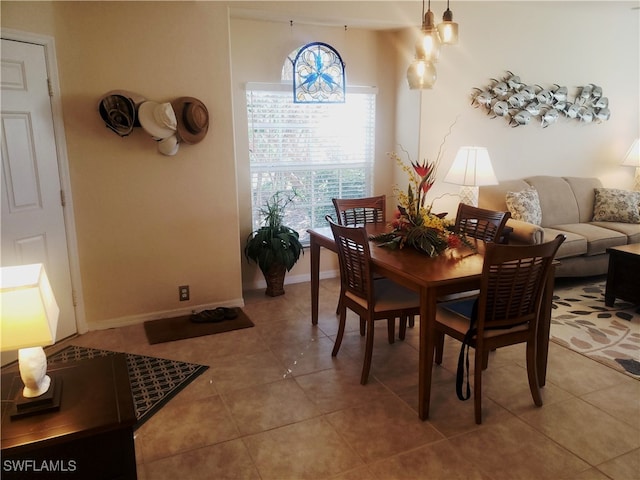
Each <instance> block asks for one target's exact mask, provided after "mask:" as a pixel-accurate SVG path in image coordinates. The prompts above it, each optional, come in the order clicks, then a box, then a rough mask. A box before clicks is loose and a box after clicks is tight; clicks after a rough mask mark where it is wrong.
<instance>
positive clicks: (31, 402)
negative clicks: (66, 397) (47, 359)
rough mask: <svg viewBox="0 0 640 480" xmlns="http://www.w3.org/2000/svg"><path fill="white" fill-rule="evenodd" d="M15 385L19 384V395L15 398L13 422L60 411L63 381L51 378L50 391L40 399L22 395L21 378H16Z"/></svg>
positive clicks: (11, 415)
mask: <svg viewBox="0 0 640 480" xmlns="http://www.w3.org/2000/svg"><path fill="white" fill-rule="evenodd" d="M14 384H17V393H16V394H15V397H14V406H13V408H12V409H11V412H10V417H11V420H16V419H19V418H24V417H30V416H32V415H38V414H40V413H46V412H55V411H57V410H60V398H61V397H62V379H60V378H58V379H56V377H51V384H50V385H49V390H47V391H46V392H45V393H43V394H42V395H40V396H39V397H32V398H28V397H25V396H24V395H23V394H22V387H23V385H22V382H21V381H20V377H16V378H15V380H14Z"/></svg>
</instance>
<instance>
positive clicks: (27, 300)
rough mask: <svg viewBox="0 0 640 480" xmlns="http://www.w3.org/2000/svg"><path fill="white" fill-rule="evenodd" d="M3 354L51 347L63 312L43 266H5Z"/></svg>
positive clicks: (2, 308) (2, 309) (3, 275)
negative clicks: (59, 317) (22, 349)
mask: <svg viewBox="0 0 640 480" xmlns="http://www.w3.org/2000/svg"><path fill="white" fill-rule="evenodd" d="M1 270H2V272H1V282H2V283H1V290H2V303H1V304H0V308H1V310H0V312H1V313H0V322H1V323H2V337H1V338H0V344H1V349H2V351H3V352H4V351H8V350H18V349H21V348H28V347H36V346H44V345H51V344H52V343H54V342H55V337H56V329H57V327H58V315H59V314H60V309H59V308H58V304H57V303H56V299H55V297H54V296H53V290H52V289H51V284H50V283H49V279H48V278H47V274H46V272H45V270H44V266H43V265H42V264H41V263H38V264H32V265H20V266H15V267H2V269H1Z"/></svg>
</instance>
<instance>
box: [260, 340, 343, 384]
mask: <svg viewBox="0 0 640 480" xmlns="http://www.w3.org/2000/svg"><path fill="white" fill-rule="evenodd" d="M331 350H333V340H332V339H330V338H327V337H321V338H318V339H315V340H309V341H306V342H303V343H299V344H293V345H287V344H279V345H272V346H271V351H272V352H273V353H274V354H275V355H276V356H277V357H278V358H279V359H280V360H281V361H282V363H283V364H284V365H285V368H286V371H287V373H288V374H289V375H292V376H294V377H297V376H300V375H306V374H309V373H313V372H319V371H322V370H327V369H330V368H335V367H336V366H338V365H341V364H344V363H353V360H352V359H350V358H349V357H345V356H339V357H332V356H331Z"/></svg>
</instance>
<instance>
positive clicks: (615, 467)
mask: <svg viewBox="0 0 640 480" xmlns="http://www.w3.org/2000/svg"><path fill="white" fill-rule="evenodd" d="M598 470H601V471H602V472H604V473H605V474H607V476H608V477H609V478H612V479H613V480H628V479H634V478H640V449H637V448H636V449H635V450H633V451H631V452H629V453H626V454H624V455H620V456H619V457H617V458H614V459H612V460H609V461H607V462H604V463H602V464H600V465H598Z"/></svg>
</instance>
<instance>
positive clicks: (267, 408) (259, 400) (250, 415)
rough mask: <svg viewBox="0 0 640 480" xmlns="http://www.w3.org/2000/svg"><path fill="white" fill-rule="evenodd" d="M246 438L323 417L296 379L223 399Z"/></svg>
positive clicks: (242, 391) (251, 388) (246, 390)
mask: <svg viewBox="0 0 640 480" xmlns="http://www.w3.org/2000/svg"><path fill="white" fill-rule="evenodd" d="M223 400H224V402H225V403H226V405H227V407H228V408H229V411H230V412H231V415H232V416H233V419H234V420H235V422H236V424H237V425H238V428H239V429H240V433H241V434H242V435H250V434H253V433H258V432H263V431H265V430H270V429H272V428H277V427H281V426H283V425H288V424H291V423H295V422H300V421H303V420H306V419H308V418H311V417H316V416H318V415H319V414H320V410H318V408H317V407H316V406H315V404H314V403H313V402H312V401H311V400H309V398H308V397H307V395H305V392H304V391H303V390H302V389H301V388H300V386H299V385H298V384H297V383H296V382H295V381H294V380H293V379H286V380H280V381H277V382H273V383H268V384H266V385H258V386H255V387H250V388H247V389H244V390H234V391H232V392H230V393H228V394H225V395H223Z"/></svg>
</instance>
